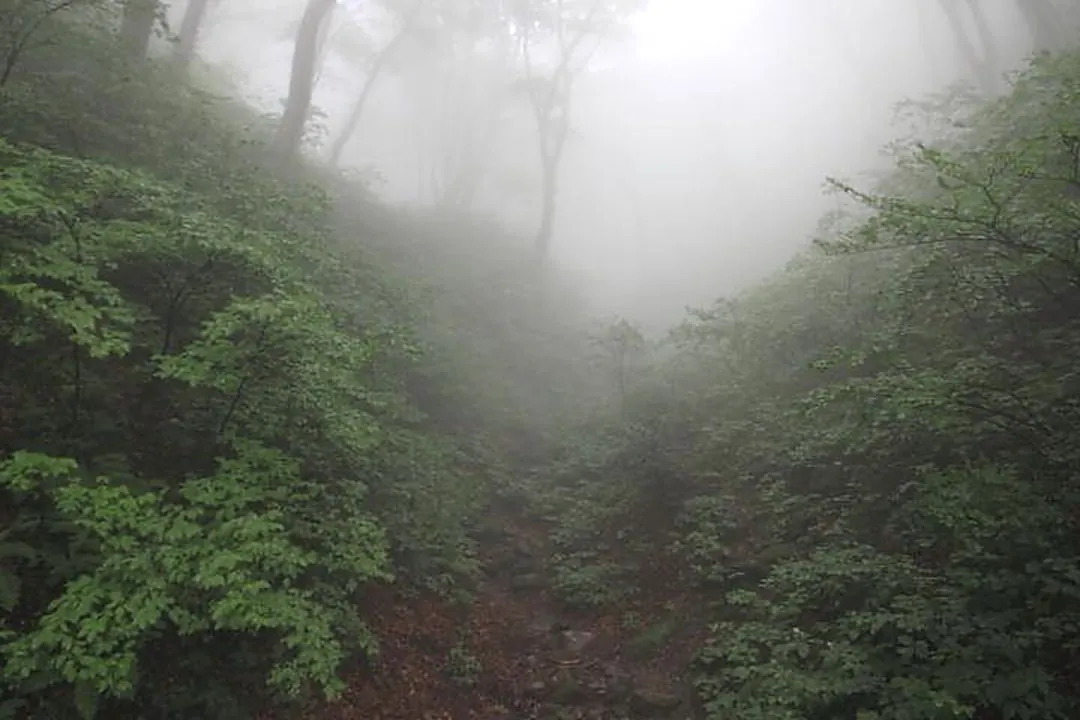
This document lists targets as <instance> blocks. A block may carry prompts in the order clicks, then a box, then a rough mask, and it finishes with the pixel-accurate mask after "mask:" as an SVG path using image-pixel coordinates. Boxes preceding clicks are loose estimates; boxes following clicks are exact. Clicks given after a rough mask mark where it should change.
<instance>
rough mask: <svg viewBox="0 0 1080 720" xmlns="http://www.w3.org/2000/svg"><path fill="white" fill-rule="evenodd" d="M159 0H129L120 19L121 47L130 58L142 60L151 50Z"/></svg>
mask: <svg viewBox="0 0 1080 720" xmlns="http://www.w3.org/2000/svg"><path fill="white" fill-rule="evenodd" d="M157 13H158V3H157V0H127V2H125V3H124V11H123V15H122V17H121V21H120V47H121V48H122V50H123V52H124V55H125V56H126V57H127V58H128V59H130V60H142V59H143V58H145V57H146V54H147V53H148V52H149V51H150V36H151V35H153V33H154V21H155V20H156V19H157Z"/></svg>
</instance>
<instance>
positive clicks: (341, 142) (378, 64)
mask: <svg viewBox="0 0 1080 720" xmlns="http://www.w3.org/2000/svg"><path fill="white" fill-rule="evenodd" d="M423 6H424V2H423V0H419V1H418V2H417V3H416V5H415V6H414V7H413V8H412V9H411V10H410V11H409V12H408V13H406V15H405V16H404V18H403V20H402V23H401V25H400V27H398V28H397V29H396V30H395V31H394V34H393V35H392V36H391V38H390V40H389V41H388V42H387V43H386V44H385V45H383V46H382V47H381V48H379V49H378V50H377V51H376V52H375V54H374V55H373V56H372V58H371V65H370V66H369V67H368V71H367V76H366V77H365V78H364V84H363V85H362V86H361V88H360V94H359V95H358V96H357V98H356V102H354V103H353V106H352V109H351V110H350V111H349V116H348V117H347V118H346V119H345V125H344V127H343V128H342V129H341V132H340V133H339V134H338V136H337V138H336V139H335V140H334V142H333V144H331V146H330V157H329V162H330V166H331V167H337V166H338V164H340V162H341V155H342V153H343V152H345V146H346V145H348V143H349V140H351V139H352V136H353V135H354V134H355V133H356V128H357V127H358V126H359V125H360V118H361V117H362V116H363V114H364V108H365V107H367V102H368V99H369V98H370V97H371V91H372V89H373V88H374V87H375V83H376V81H378V79H379V76H380V75H381V74H382V72H383V70H384V69H385V68H386V67H387V65H388V64H389V63H390V61H391V60H392V59H393V58H394V56H395V55H396V54H397V52H398V50H399V48H401V46H402V45H403V44H404V42H405V41H406V40H407V39H408V38H409V35H410V34H411V33H412V31H413V29H414V28H415V27H416V24H417V22H418V20H419V17H420V12H421V10H422V8H423Z"/></svg>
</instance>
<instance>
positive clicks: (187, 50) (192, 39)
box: [176, 0, 210, 68]
mask: <svg viewBox="0 0 1080 720" xmlns="http://www.w3.org/2000/svg"><path fill="white" fill-rule="evenodd" d="M209 7H210V0H189V2H188V5H187V7H186V8H185V9H184V19H183V20H181V21H180V32H179V34H178V35H177V42H176V63H177V65H179V66H180V67H181V68H187V67H188V66H189V65H191V61H192V60H194V59H195V46H196V44H197V43H198V40H199V31H200V30H201V29H202V26H203V22H204V21H205V20H206V11H207V10H208V9H209Z"/></svg>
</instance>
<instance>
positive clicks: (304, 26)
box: [274, 0, 335, 161]
mask: <svg viewBox="0 0 1080 720" xmlns="http://www.w3.org/2000/svg"><path fill="white" fill-rule="evenodd" d="M334 4H335V0H308V4H307V8H306V9H305V10H304V17H303V19H302V20H301V21H300V29H299V30H298V31H297V33H296V44H295V45H294V46H293V59H292V70H291V74H290V76H289V98H288V100H286V102H285V114H284V115H282V117H281V123H280V124H279V125H278V129H277V134H276V135H275V136H274V152H275V154H277V156H278V157H279V158H280V159H282V160H285V161H290V160H292V159H294V158H295V157H296V155H297V154H298V153H299V152H300V143H301V141H302V140H303V138H304V126H305V125H306V124H307V120H308V113H310V112H311V97H312V95H313V94H314V85H315V69H316V67H315V66H316V64H317V60H318V52H319V30H320V28H322V25H323V23H324V22H325V21H326V20H327V18H329V17H330V11H331V10H333V8H334Z"/></svg>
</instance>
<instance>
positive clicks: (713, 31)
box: [631, 0, 753, 61]
mask: <svg viewBox="0 0 1080 720" xmlns="http://www.w3.org/2000/svg"><path fill="white" fill-rule="evenodd" d="M752 6H753V2H747V0H652V2H650V3H649V7H648V8H647V9H646V10H643V11H641V12H640V13H638V14H637V15H636V16H635V17H634V18H633V20H631V25H632V27H633V31H634V39H635V45H636V47H637V49H638V51H639V52H640V53H641V55H643V56H644V57H646V58H648V59H650V60H664V61H671V60H680V59H687V58H690V57H693V56H700V55H708V54H713V53H714V52H715V51H716V50H717V49H719V48H721V47H722V46H723V45H725V44H727V43H729V42H731V40H732V39H733V38H735V37H736V36H737V35H738V34H739V31H740V30H742V29H744V25H745V23H746V20H747V14H748V13H747V11H748V10H749V9H751V8H752Z"/></svg>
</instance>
